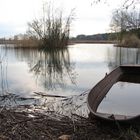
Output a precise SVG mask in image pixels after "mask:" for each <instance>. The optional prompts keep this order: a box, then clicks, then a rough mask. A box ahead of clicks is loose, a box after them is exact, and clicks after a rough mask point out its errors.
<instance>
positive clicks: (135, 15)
mask: <svg viewBox="0 0 140 140" xmlns="http://www.w3.org/2000/svg"><path fill="white" fill-rule="evenodd" d="M110 26H111V30H112V31H115V32H118V33H120V41H122V38H123V35H124V34H125V33H126V32H130V31H132V30H137V29H139V28H140V13H139V12H137V11H135V10H133V11H131V12H129V11H128V10H122V9H121V10H115V11H114V12H113V16H112V20H111V24H110Z"/></svg>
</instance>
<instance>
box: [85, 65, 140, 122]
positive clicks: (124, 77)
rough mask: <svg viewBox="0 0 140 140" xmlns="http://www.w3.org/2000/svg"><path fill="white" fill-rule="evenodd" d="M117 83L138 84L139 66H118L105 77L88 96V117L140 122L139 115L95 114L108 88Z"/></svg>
mask: <svg viewBox="0 0 140 140" xmlns="http://www.w3.org/2000/svg"><path fill="white" fill-rule="evenodd" d="M118 81H122V82H126V81H127V82H133V83H140V66H130V65H129V66H119V67H118V68H116V69H115V70H113V71H112V72H111V73H110V74H108V75H106V76H105V77H104V78H103V79H102V80H101V81H100V82H99V83H98V84H97V85H96V86H95V87H93V88H92V89H91V91H90V92H89V94H88V98H87V104H88V108H89V110H90V117H92V118H95V119H100V120H106V121H111V122H114V121H118V122H135V121H138V120H139V121H140V115H137V116H125V115H121V114H120V115H116V114H105V113H99V112H97V108H98V106H99V104H100V103H101V101H102V100H103V99H104V97H105V96H106V94H107V93H108V91H109V90H110V88H111V87H112V86H113V85H114V84H115V83H116V82H118Z"/></svg>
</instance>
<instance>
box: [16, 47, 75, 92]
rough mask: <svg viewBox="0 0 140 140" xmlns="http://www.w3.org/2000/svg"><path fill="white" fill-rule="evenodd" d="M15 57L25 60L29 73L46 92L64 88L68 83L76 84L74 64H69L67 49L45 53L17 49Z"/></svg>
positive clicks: (51, 50) (50, 50) (35, 50)
mask: <svg viewBox="0 0 140 140" xmlns="http://www.w3.org/2000/svg"><path fill="white" fill-rule="evenodd" d="M16 56H17V57H18V58H19V59H26V61H27V62H28V65H29V67H30V72H32V73H33V74H34V76H35V77H36V78H37V81H38V80H39V81H41V84H43V85H44V87H45V88H46V89H47V90H53V89H56V88H64V87H65V86H66V84H67V83H68V82H70V83H72V84H76V72H75V64H74V62H71V60H70V54H69V50H68V49H67V48H64V49H57V48H56V49H49V50H46V51H42V50H37V49H30V50H29V49H20V50H19V49H17V50H16ZM24 61H25V60H24Z"/></svg>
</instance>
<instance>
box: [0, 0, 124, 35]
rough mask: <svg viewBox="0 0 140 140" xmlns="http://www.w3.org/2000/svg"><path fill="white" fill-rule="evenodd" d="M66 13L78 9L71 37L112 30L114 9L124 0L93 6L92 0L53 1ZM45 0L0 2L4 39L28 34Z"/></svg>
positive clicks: (5, 0) (7, 0) (3, 0)
mask: <svg viewBox="0 0 140 140" xmlns="http://www.w3.org/2000/svg"><path fill="white" fill-rule="evenodd" d="M53 1H54V3H55V4H56V5H57V6H58V7H61V8H63V11H64V12H66V13H67V12H68V11H70V10H71V9H72V8H75V20H74V21H73V24H72V30H71V36H76V35H78V34H96V33H104V32H108V31H109V23H110V20H111V14H112V11H113V9H115V8H117V7H119V6H120V5H121V1H122V0H108V3H107V4H104V3H100V4H98V5H96V4H93V1H92V0H53ZM42 4H43V0H0V37H3V36H12V35H14V34H18V33H25V32H26V29H27V22H30V21H32V19H34V18H37V17H39V15H40V14H41V8H42Z"/></svg>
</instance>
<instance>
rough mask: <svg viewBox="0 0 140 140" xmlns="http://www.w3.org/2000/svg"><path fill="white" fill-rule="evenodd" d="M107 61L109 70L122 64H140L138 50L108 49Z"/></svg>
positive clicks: (139, 52)
mask: <svg viewBox="0 0 140 140" xmlns="http://www.w3.org/2000/svg"><path fill="white" fill-rule="evenodd" d="M112 49H113V50H112ZM108 60H109V61H108V67H109V68H110V70H113V69H114V68H116V67H118V66H120V65H123V64H128V65H137V64H140V48H121V47H114V48H109V50H108Z"/></svg>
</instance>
